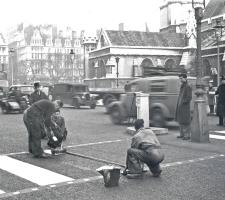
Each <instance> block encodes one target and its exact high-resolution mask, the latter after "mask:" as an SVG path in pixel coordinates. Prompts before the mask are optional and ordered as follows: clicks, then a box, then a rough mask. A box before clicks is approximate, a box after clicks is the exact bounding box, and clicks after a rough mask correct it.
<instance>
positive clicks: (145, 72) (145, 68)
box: [141, 58, 154, 76]
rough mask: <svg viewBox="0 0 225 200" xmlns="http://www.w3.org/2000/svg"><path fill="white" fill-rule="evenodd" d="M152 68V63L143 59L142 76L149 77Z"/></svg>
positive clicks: (147, 59)
mask: <svg viewBox="0 0 225 200" xmlns="http://www.w3.org/2000/svg"><path fill="white" fill-rule="evenodd" d="M152 67H154V65H153V63H152V61H151V60H150V59H149V58H145V59H144V60H143V61H142V63H141V68H142V74H143V76H150V75H151V68H152Z"/></svg>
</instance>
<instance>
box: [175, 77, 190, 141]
mask: <svg viewBox="0 0 225 200" xmlns="http://www.w3.org/2000/svg"><path fill="white" fill-rule="evenodd" d="M179 78H180V81H181V86H180V93H179V96H178V100H177V108H176V121H177V122H178V123H179V125H180V135H179V136H177V138H182V139H183V140H189V139H190V133H191V108H190V107H191V105H190V104H191V99H192V89H191V86H190V85H189V84H188V80H187V75H186V74H184V73H182V74H180V75H179Z"/></svg>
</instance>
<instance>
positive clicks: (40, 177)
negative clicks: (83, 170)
mask: <svg viewBox="0 0 225 200" xmlns="http://www.w3.org/2000/svg"><path fill="white" fill-rule="evenodd" d="M0 169H2V170H4V171H7V172H9V173H11V174H14V175H16V176H19V177H21V178H24V179H26V180H28V181H31V182H33V183H36V184H38V185H41V186H44V185H49V184H56V183H61V182H66V181H71V180H74V179H73V178H70V177H67V176H64V175H61V174H58V173H55V172H52V171H50V170H47V169H44V168H41V167H38V166H35V165H31V164H29V163H25V162H22V161H19V160H16V159H14V158H10V157H8V156H0Z"/></svg>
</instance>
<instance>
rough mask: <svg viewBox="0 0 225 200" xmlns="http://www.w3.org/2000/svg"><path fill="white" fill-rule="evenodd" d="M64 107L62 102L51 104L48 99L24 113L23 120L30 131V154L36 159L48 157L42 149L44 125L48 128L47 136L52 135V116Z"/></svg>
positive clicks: (33, 105)
mask: <svg viewBox="0 0 225 200" xmlns="http://www.w3.org/2000/svg"><path fill="white" fill-rule="evenodd" d="M62 106H63V103H62V101H60V100H56V101H54V102H51V101H49V100H46V99H42V100H40V101H37V102H35V103H34V104H32V105H31V106H30V107H29V108H28V109H27V110H25V112H24V116H23V120H24V124H25V126H26V128H27V131H28V144H29V149H28V150H29V152H30V153H32V154H33V156H34V157H36V158H45V157H48V156H47V155H46V154H45V153H44V152H43V149H42V147H41V137H42V127H43V123H45V126H46V128H47V134H49V135H50V134H51V126H52V121H51V116H52V114H53V113H55V112H56V111H58V110H59V109H60V108H61V107H62Z"/></svg>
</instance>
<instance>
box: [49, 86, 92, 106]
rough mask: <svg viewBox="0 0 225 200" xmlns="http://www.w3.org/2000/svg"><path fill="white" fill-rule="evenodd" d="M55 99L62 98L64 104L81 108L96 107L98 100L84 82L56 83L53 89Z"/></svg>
mask: <svg viewBox="0 0 225 200" xmlns="http://www.w3.org/2000/svg"><path fill="white" fill-rule="evenodd" d="M52 97H53V100H56V99H60V100H62V101H63V103H64V104H68V105H71V106H74V108H80V106H89V107H90V108H91V109H95V107H96V100H95V98H94V97H93V96H91V95H90V92H89V88H88V85H86V84H83V83H58V84H55V85H54V87H53V91H52Z"/></svg>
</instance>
